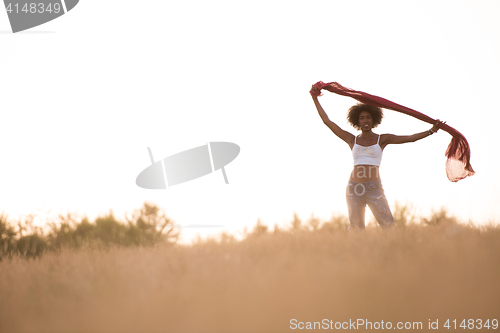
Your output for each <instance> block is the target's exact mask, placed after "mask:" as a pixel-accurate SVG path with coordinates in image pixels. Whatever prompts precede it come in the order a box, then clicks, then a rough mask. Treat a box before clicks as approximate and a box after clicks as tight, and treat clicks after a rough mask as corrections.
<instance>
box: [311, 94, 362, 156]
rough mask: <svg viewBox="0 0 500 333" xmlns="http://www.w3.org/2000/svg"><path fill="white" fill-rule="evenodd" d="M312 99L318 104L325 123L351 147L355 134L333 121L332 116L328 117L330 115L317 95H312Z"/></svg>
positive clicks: (317, 107) (317, 106)
mask: <svg viewBox="0 0 500 333" xmlns="http://www.w3.org/2000/svg"><path fill="white" fill-rule="evenodd" d="M312 99H313V101H314V105H316V109H317V110H318V113H319V116H320V117H321V119H322V120H323V122H324V123H325V125H326V126H328V127H329V128H330V129H331V130H332V132H333V133H335V135H336V136H338V137H339V138H341V139H342V140H344V141H345V142H346V143H347V144H348V145H349V147H351V146H352V145H353V144H354V135H352V134H351V133H349V132H347V131H344V130H343V129H342V128H340V127H339V126H338V125H337V124H335V123H334V122H333V121H331V120H330V118H328V115H327V114H326V112H325V110H323V107H322V106H321V104H320V103H319V101H318V97H317V96H312Z"/></svg>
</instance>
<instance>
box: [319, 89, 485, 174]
mask: <svg viewBox="0 0 500 333" xmlns="http://www.w3.org/2000/svg"><path fill="white" fill-rule="evenodd" d="M321 89H325V90H328V91H330V92H333V93H336V94H339V95H343V96H349V97H352V98H354V99H356V100H358V101H360V102H361V103H365V104H369V105H373V106H378V107H381V108H385V109H390V110H394V111H398V112H401V113H404V114H407V115H409V116H412V117H415V118H417V119H420V120H422V121H425V122H427V123H430V124H434V123H435V122H436V120H435V119H432V118H431V117H428V116H426V115H425V114H423V113H421V112H418V111H415V110H413V109H410V108H407V107H406V106H402V105H400V104H396V103H394V102H391V101H389V100H387V99H385V98H382V97H378V96H374V95H370V94H367V93H365V92H362V91H356V90H352V89H349V88H346V87H343V86H341V85H340V84H339V83H337V82H329V83H324V82H322V81H319V82H317V83H316V84H314V86H313V89H312V90H311V91H310V93H311V95H313V96H320V95H322V94H321ZM440 128H442V129H443V131H446V132H448V133H450V134H451V136H452V139H451V142H450V144H449V145H448V149H446V153H445V156H446V157H447V160H446V175H447V176H448V179H449V180H450V181H452V182H457V181H459V180H460V179H464V178H465V177H468V176H472V175H474V173H475V172H474V170H473V169H472V166H471V165H470V162H469V161H470V148H469V143H468V142H467V140H466V139H465V137H464V136H463V135H462V133H460V132H459V131H457V130H456V129H454V128H453V127H451V126H448V125H446V124H441V125H440Z"/></svg>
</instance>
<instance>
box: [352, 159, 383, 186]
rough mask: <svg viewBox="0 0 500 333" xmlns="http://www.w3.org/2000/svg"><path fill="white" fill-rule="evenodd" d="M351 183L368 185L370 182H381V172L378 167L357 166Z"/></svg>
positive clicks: (353, 170) (353, 171)
mask: <svg viewBox="0 0 500 333" xmlns="http://www.w3.org/2000/svg"><path fill="white" fill-rule="evenodd" d="M350 180H351V181H354V182H357V183H366V182H369V181H380V172H379V167H378V166H377V165H367V164H363V165H355V166H354V168H353V169H352V172H351V177H350Z"/></svg>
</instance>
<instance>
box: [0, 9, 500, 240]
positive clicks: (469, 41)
mask: <svg viewBox="0 0 500 333" xmlns="http://www.w3.org/2000/svg"><path fill="white" fill-rule="evenodd" d="M498 17H500V2H499V1H496V0H491V1H486V0H469V1H458V0H453V1H409V0H393V1H386V0H382V1H333V0H330V1H314V2H306V1H290V0H288V1H151V0H143V1H140V2H137V1H129V0H106V1H92V0H81V1H80V3H79V4H78V5H77V6H76V7H75V8H74V9H73V10H72V11H71V12H69V13H68V14H66V15H64V16H62V17H60V18H58V19H56V20H54V21H51V22H49V23H46V24H44V25H41V26H39V27H35V28H33V29H31V30H28V31H26V32H22V33H18V34H12V33H10V32H9V31H10V25H9V22H8V18H7V14H6V13H5V11H0V32H1V33H0V45H1V50H2V52H1V53H0V92H1V93H0V108H1V116H0V117H1V118H0V119H1V126H2V127H1V131H0V140H1V154H0V157H1V172H0V211H3V212H5V213H7V214H8V215H9V216H11V217H12V218H16V217H18V216H22V215H26V214H30V213H35V214H38V215H41V216H44V214H45V216H47V215H54V214H55V215H57V214H59V213H64V212H76V213H78V214H81V215H83V214H87V215H88V216H89V217H91V218H94V217H96V216H97V215H99V214H104V213H107V212H108V211H109V209H113V211H114V212H115V213H116V215H118V216H123V214H124V213H125V212H130V211H132V210H133V209H135V208H139V207H140V206H141V205H142V203H143V202H144V201H150V202H155V203H157V204H158V205H159V206H160V207H162V208H163V209H164V210H165V211H166V213H167V215H168V216H169V217H171V218H172V219H174V220H175V222H176V223H178V224H181V225H188V224H217V225H224V226H225V227H224V228H218V229H210V228H200V229H183V234H184V240H187V239H189V238H190V237H193V235H195V234H196V233H201V234H202V235H204V234H210V233H214V232H220V231H226V232H238V231H239V230H242V228H243V227H244V226H248V227H251V226H253V225H254V224H255V222H256V221H257V219H258V218H260V219H261V221H262V223H264V224H267V225H270V226H272V225H274V224H278V225H282V224H285V223H289V222H290V221H291V220H292V217H293V213H294V212H297V214H298V215H299V216H300V217H301V218H303V219H307V218H308V217H310V216H311V214H313V213H314V215H315V216H316V217H319V218H322V219H327V218H329V217H330V216H331V215H332V213H334V212H336V213H342V214H347V208H346V203H345V185H346V183H347V180H348V177H349V173H350V171H351V169H352V157H351V152H350V150H349V147H348V146H347V145H346V144H345V143H344V142H343V141H341V140H340V139H338V138H337V137H336V136H335V135H334V134H333V133H332V132H331V131H330V130H329V129H328V128H327V127H326V126H325V125H324V124H323V123H322V121H321V119H320V117H319V116H318V114H317V111H316V109H315V107H314V104H313V102H312V100H311V97H310V95H309V93H308V91H309V89H310V87H311V85H312V84H313V83H315V82H317V81H320V80H321V81H325V82H329V81H337V82H339V83H340V84H342V85H344V86H346V87H349V88H353V89H356V90H362V91H365V92H368V93H370V94H374V95H379V96H382V97H384V98H387V99H390V100H392V101H394V102H396V103H400V104H403V105H405V106H408V107H410V108H414V109H416V110H419V111H421V112H423V113H425V114H427V115H429V116H431V117H433V118H439V119H441V120H446V121H447V123H448V124H449V125H450V126H452V127H455V128H456V129H457V130H459V131H460V132H461V133H463V134H464V135H465V137H466V138H467V140H468V141H469V144H470V146H471V150H472V157H471V164H472V166H473V167H474V169H475V170H476V172H477V174H476V175H475V176H473V177H471V178H467V179H465V180H462V181H459V182H458V183H452V182H450V181H449V180H448V179H447V178H446V174H445V157H444V153H445V150H446V147H447V145H448V143H449V142H450V139H451V136H450V135H449V134H448V133H446V132H443V131H440V132H439V133H438V134H436V135H433V136H431V137H429V138H426V139H423V140H421V141H417V142H415V143H408V144H404V145H398V146H397V145H391V146H388V147H387V148H386V149H385V150H384V156H383V160H382V166H381V176H382V181H383V184H384V188H385V191H386V195H387V197H388V200H389V202H390V204H391V205H392V204H393V203H394V201H396V200H398V201H401V202H405V201H409V202H411V203H413V204H414V205H415V206H416V207H417V208H418V210H419V212H420V213H421V214H424V215H425V214H428V213H429V212H430V211H431V209H438V208H439V207H441V206H445V207H447V208H448V209H449V211H451V212H452V213H454V214H455V215H456V216H458V217H459V218H461V219H463V220H469V219H471V220H473V221H474V222H475V223H484V222H488V221H493V220H494V221H496V222H499V221H500V215H499V213H498V209H496V206H497V205H498V203H499V202H500V192H499V187H498V184H499V181H500V176H499V173H498V163H499V162H500V158H499V156H500V155H499V154H498V153H497V150H498V149H495V148H494V147H495V144H496V143H497V142H498V141H497V137H498V133H499V127H498V126H497V122H498V119H499V104H498V100H497V96H498V95H499V91H500V80H499V77H500V23H499V20H498ZM320 101H321V103H322V104H323V106H324V108H325V110H326V111H327V113H328V115H329V117H330V119H331V120H332V121H334V122H336V123H337V124H339V126H341V127H342V128H344V129H346V130H349V131H350V132H351V133H355V130H354V129H353V128H352V127H350V126H349V125H348V124H347V122H346V120H345V117H346V111H347V109H348V108H349V106H351V105H353V104H354V103H355V101H354V100H353V99H350V98H348V97H343V96H339V95H335V94H331V93H328V92H326V93H325V94H324V96H322V97H321V98H320ZM428 128H430V125H429V124H427V123H424V122H421V121H419V120H416V119H414V118H412V117H409V116H405V115H402V114H399V113H397V112H394V111H390V110H387V111H385V118H384V120H383V123H382V124H381V125H380V126H379V127H378V128H376V129H375V132H376V133H393V134H402V135H406V134H413V133H416V132H421V131H424V130H427V129H428ZM208 141H228V142H234V143H236V144H238V145H239V146H240V148H241V152H240V155H239V156H238V157H237V158H236V159H235V160H234V161H233V162H232V163H230V164H229V165H227V166H226V167H225V170H226V173H227V177H228V179H229V185H226V184H225V183H224V178H223V176H222V173H221V171H217V172H214V173H212V174H210V175H208V176H205V177H202V178H199V179H196V180H193V181H191V182H187V183H184V184H180V185H176V186H173V187H171V188H169V189H168V190H145V189H141V188H139V187H137V186H136V184H135V179H136V177H137V175H138V174H139V173H140V172H141V171H142V170H143V169H144V168H146V167H147V166H148V165H149V164H150V158H149V154H148V151H147V147H151V148H152V151H153V155H154V157H155V159H156V160H158V159H162V158H165V157H167V156H170V155H172V154H175V153H178V152H181V151H183V150H186V149H190V148H193V147H197V146H200V145H203V144H205V143H206V142H208Z"/></svg>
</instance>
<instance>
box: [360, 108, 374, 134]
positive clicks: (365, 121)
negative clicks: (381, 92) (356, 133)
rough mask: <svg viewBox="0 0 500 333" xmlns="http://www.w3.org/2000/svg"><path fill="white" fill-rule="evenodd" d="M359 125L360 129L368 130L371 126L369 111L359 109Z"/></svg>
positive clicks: (371, 120)
mask: <svg viewBox="0 0 500 333" xmlns="http://www.w3.org/2000/svg"><path fill="white" fill-rule="evenodd" d="M359 127H361V130H370V129H371V128H372V127H373V119H372V115H371V113H370V112H368V111H361V113H360V114H359Z"/></svg>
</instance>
